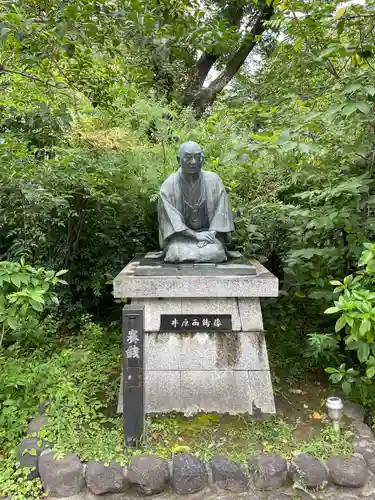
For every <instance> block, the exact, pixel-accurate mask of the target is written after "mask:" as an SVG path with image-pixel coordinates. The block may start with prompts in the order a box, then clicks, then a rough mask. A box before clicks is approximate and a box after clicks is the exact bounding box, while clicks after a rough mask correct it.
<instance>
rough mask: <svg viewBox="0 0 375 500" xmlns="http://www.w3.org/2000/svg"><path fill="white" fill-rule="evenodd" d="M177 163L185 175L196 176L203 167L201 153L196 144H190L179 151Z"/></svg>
mask: <svg viewBox="0 0 375 500" xmlns="http://www.w3.org/2000/svg"><path fill="white" fill-rule="evenodd" d="M179 163H180V167H181V169H182V172H183V173H184V174H185V175H188V176H190V175H194V176H195V175H198V174H199V172H200V171H201V170H202V166H203V153H202V150H201V148H200V147H199V146H198V144H195V143H192V144H191V145H190V144H189V145H187V146H186V148H183V150H182V151H180V156H179Z"/></svg>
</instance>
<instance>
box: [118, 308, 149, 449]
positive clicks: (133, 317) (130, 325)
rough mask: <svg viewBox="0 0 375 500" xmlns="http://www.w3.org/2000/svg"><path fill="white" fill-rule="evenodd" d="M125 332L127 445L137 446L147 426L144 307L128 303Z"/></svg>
mask: <svg viewBox="0 0 375 500" xmlns="http://www.w3.org/2000/svg"><path fill="white" fill-rule="evenodd" d="M122 334H123V415H124V436H125V445H126V446H137V444H138V441H139V439H140V437H141V435H142V433H143V428H144V400H143V399H144V398H143V345H144V332H143V308H142V307H139V306H137V307H136V306H134V307H132V306H131V305H126V306H124V308H123V310H122Z"/></svg>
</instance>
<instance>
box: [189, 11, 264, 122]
mask: <svg viewBox="0 0 375 500" xmlns="http://www.w3.org/2000/svg"><path fill="white" fill-rule="evenodd" d="M273 13H274V8H273V2H271V5H269V6H268V5H264V7H263V8H262V10H261V11H260V12H259V14H258V17H257V19H256V21H255V23H254V24H253V27H252V29H251V31H250V32H249V33H247V34H246V35H245V38H244V40H243V41H242V44H241V46H240V47H239V49H238V50H237V52H235V53H234V54H233V55H232V56H231V58H230V59H229V61H228V62H227V64H226V66H225V68H224V69H223V71H222V72H221V73H220V74H219V75H218V76H217V77H216V78H215V79H214V80H213V81H212V82H211V83H210V84H209V85H208V86H207V87H203V84H204V80H205V78H206V76H207V74H208V71H209V70H210V69H211V67H212V66H213V64H214V63H215V62H216V60H217V59H218V58H219V57H220V55H211V56H212V57H211V59H210V58H208V57H207V56H208V55H209V54H203V55H202V57H201V58H200V59H199V61H198V64H197V68H198V71H197V75H198V77H197V78H196V80H195V89H193V87H192V86H190V87H189V91H188V92H187V93H186V94H185V98H184V101H183V102H184V105H185V106H192V107H193V108H194V110H195V112H196V115H197V116H201V115H202V113H203V112H204V111H205V109H206V108H207V107H208V106H210V105H211V104H213V102H214V101H215V99H216V98H217V96H218V95H219V94H220V92H222V91H223V90H224V88H225V87H226V86H227V85H228V83H229V82H230V81H231V80H232V79H233V78H234V76H235V75H236V74H237V72H238V70H239V69H240V68H241V66H242V65H243V63H244V62H245V60H246V58H247V56H248V55H249V54H250V52H251V51H252V50H253V49H254V47H255V46H256V44H257V43H258V37H259V36H260V35H262V34H263V32H264V31H265V30H266V26H265V24H264V22H265V21H268V20H269V19H271V17H272V15H273ZM213 57H214V58H215V59H214V60H213ZM202 59H203V60H202ZM200 67H202V70H201V71H202V72H201V77H200V78H199V68H200ZM208 67H209V69H208V71H207V73H206V74H205V77H204V79H203V80H202V77H203V75H204V73H205V71H206V70H207V68H208ZM203 68H204V71H203ZM194 90H195V91H194Z"/></svg>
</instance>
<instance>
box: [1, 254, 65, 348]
mask: <svg viewBox="0 0 375 500" xmlns="http://www.w3.org/2000/svg"><path fill="white" fill-rule="evenodd" d="M65 273H66V271H64V270H63V271H59V272H57V273H55V272H54V271H46V270H45V269H44V268H39V269H35V268H33V267H31V266H30V265H27V264H25V261H24V259H21V261H20V262H6V261H2V262H0V329H1V331H0V350H1V348H2V346H3V342H4V341H5V343H6V344H9V343H11V342H12V341H14V340H23V341H25V343H27V342H30V341H36V340H38V336H39V335H40V334H41V333H42V332H43V328H42V322H41V320H42V314H43V313H45V311H46V310H48V308H49V307H50V306H57V305H58V304H59V300H58V298H57V294H56V292H54V291H53V287H55V286H56V285H58V284H66V282H65V281H63V280H61V279H59V276H61V275H62V274H65ZM30 337H31V338H30Z"/></svg>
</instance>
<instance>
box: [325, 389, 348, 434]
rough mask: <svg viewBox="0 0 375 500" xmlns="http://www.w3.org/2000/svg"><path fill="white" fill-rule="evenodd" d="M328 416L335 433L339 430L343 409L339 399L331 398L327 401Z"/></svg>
mask: <svg viewBox="0 0 375 500" xmlns="http://www.w3.org/2000/svg"><path fill="white" fill-rule="evenodd" d="M326 404H327V408H328V415H329V417H330V419H331V420H332V424H333V428H334V429H335V431H337V432H338V431H339V430H340V420H341V411H342V409H343V407H344V405H343V404H342V401H341V399H340V398H337V397H335V396H332V397H330V398H328V399H327V403H326Z"/></svg>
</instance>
